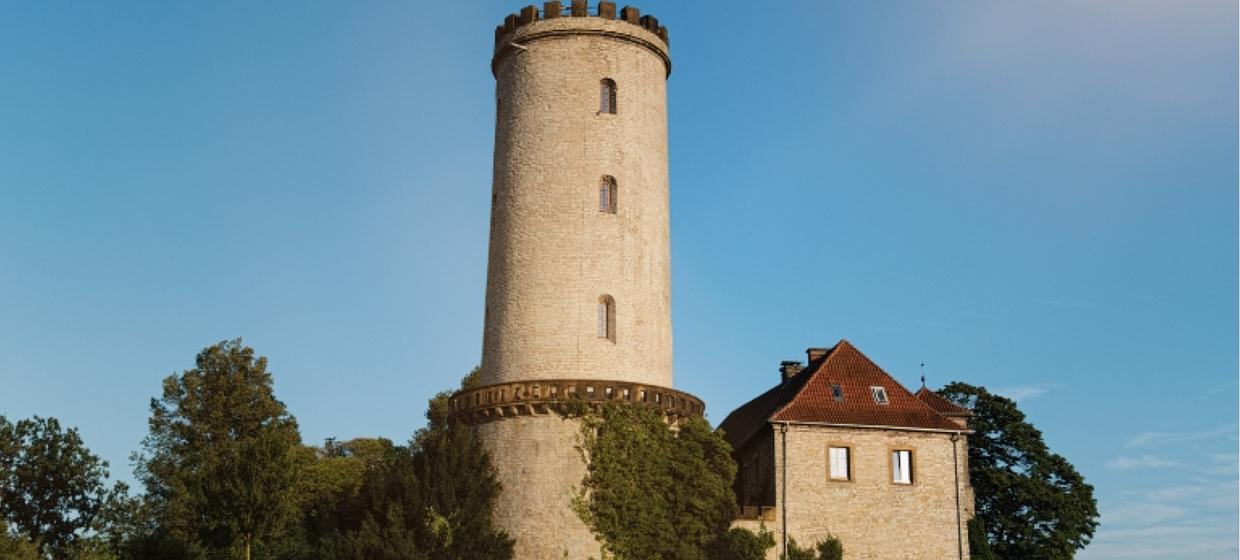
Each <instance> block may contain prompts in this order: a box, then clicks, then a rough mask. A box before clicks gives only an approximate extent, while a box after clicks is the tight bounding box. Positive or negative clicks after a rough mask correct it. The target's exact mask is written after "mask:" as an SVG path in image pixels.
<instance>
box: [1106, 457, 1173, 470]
mask: <svg viewBox="0 0 1240 560" xmlns="http://www.w3.org/2000/svg"><path fill="white" fill-rule="evenodd" d="M1186 466H1188V465H1186V464H1184V463H1181V462H1179V461H1173V460H1171V459H1164V458H1162V457H1156V456H1154V455H1142V456H1140V457H1129V456H1127V455H1120V456H1119V457H1116V458H1114V459H1111V460H1110V461H1107V468H1109V469H1115V470H1117V471H1130V470H1135V469H1167V468H1175V467H1186Z"/></svg>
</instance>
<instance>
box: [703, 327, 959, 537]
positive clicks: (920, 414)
mask: <svg viewBox="0 0 1240 560" xmlns="http://www.w3.org/2000/svg"><path fill="white" fill-rule="evenodd" d="M807 358H808V361H807V362H806V364H805V365H804V366H802V365H801V363H800V362H793V361H788V362H783V363H782V364H781V367H780V379H779V384H777V385H776V386H774V387H772V388H771V389H770V390H768V391H766V392H765V393H762V394H761V395H759V396H758V397H756V398H754V399H753V400H751V401H749V402H747V403H745V404H744V405H741V406H740V407H739V408H737V409H736V410H735V411H733V412H732V413H731V414H729V415H728V417H727V418H726V419H724V421H723V423H722V424H721V425H720V428H722V429H723V431H724V436H725V437H726V438H727V440H728V443H730V444H731V445H732V449H733V456H734V457H735V458H736V461H737V464H738V467H739V471H738V474H737V480H736V484H735V490H736V494H737V501H738V503H739V504H740V506H741V519H740V520H738V521H737V525H738V526H741V527H745V528H748V529H751V530H755V531H756V530H759V529H760V528H762V527H765V528H766V529H768V530H772V531H774V532H775V533H776V535H777V541H780V542H779V544H778V545H777V546H776V548H775V549H774V550H772V551H771V552H770V555H769V557H770V558H772V559H774V558H777V557H778V555H779V554H780V553H781V552H782V549H783V546H784V542H786V540H795V541H796V542H797V544H798V545H799V546H802V547H805V546H813V545H814V544H815V543H817V542H818V541H821V540H823V539H825V538H826V537H828V536H835V537H836V538H838V539H839V540H840V542H841V544H843V546H844V551H845V557H846V558H874V559H880V558H881V559H923V558H924V559H936V560H938V559H946V558H960V559H963V558H968V557H969V552H968V534H967V528H966V526H965V525H966V523H967V522H968V520H969V519H970V518H972V516H973V489H972V487H971V486H970V484H969V468H968V444H967V441H966V438H967V435H968V433H969V431H968V428H967V420H968V416H969V412H968V411H967V410H965V409H963V408H961V407H958V406H956V405H955V404H953V403H951V402H950V401H948V400H947V399H945V398H943V397H941V396H939V395H938V394H936V393H934V392H932V391H930V390H928V389H926V388H925V387H922V388H921V389H920V390H919V391H918V392H917V393H916V394H914V393H911V392H909V391H908V390H907V389H905V388H904V387H903V386H902V385H900V383H899V382H897V381H896V380H895V379H894V378H892V377H891V376H890V375H888V374H887V372H885V371H883V370H882V368H880V367H878V365H877V364H875V363H874V362H873V361H871V360H870V359H869V358H867V357H866V356H865V355H864V354H862V353H861V352H860V351H858V350H857V349H856V348H855V347H854V346H853V345H852V344H850V343H849V342H848V341H846V340H841V341H840V342H839V343H837V344H836V345H835V346H834V347H832V348H810V349H808V350H807Z"/></svg>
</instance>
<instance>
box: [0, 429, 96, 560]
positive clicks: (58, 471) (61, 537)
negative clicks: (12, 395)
mask: <svg viewBox="0 0 1240 560" xmlns="http://www.w3.org/2000/svg"><path fill="white" fill-rule="evenodd" d="M107 477H108V463H107V462H106V461H103V460H102V459H100V458H99V457H98V456H96V455H94V454H92V453H91V452H90V450H89V449H87V448H86V446H85V445H84V444H83V443H82V438H81V436H80V435H78V431H77V429H76V428H69V429H67V430H66V429H62V428H61V426H60V422H59V421H57V420H56V419H55V418H40V417H38V416H35V417H34V418H31V419H28V420H19V421H18V422H17V423H15V424H14V423H11V422H9V421H8V420H7V419H6V418H4V417H3V416H0V519H5V520H8V522H9V523H11V524H12V526H13V528H14V529H15V530H16V531H17V533H18V534H20V535H21V536H23V537H24V538H25V539H26V540H28V541H30V542H32V543H37V545H36V547H37V548H38V550H39V552H40V553H42V554H44V555H50V556H53V557H55V558H64V557H67V556H69V555H70V553H71V549H73V548H74V547H76V546H77V545H78V541H80V540H81V534H82V532H83V531H84V530H86V529H88V528H90V526H91V524H92V523H93V522H94V520H95V517H96V515H97V514H98V513H99V511H100V509H101V508H102V507H103V506H104V504H105V503H106V502H107V500H108V499H109V496H110V495H111V492H110V491H109V490H108V489H107V488H106V487H105V485H104V481H105V480H106V479H107ZM6 533H7V531H6ZM9 538H13V537H9ZM4 546H8V545H4ZM13 554H14V555H18V556H19V555H20V554H21V553H19V552H13Z"/></svg>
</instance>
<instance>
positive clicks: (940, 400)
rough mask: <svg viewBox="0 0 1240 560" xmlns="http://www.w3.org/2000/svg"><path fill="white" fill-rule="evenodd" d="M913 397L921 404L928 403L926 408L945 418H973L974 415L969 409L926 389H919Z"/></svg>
mask: <svg viewBox="0 0 1240 560" xmlns="http://www.w3.org/2000/svg"><path fill="white" fill-rule="evenodd" d="M913 396H915V397H917V398H918V399H919V400H921V402H924V403H926V406H929V407H930V408H933V409H934V411H935V412H937V413H939V414H942V415H943V416H949V417H950V416H973V413H972V412H970V411H969V409H967V408H965V407H963V406H960V405H958V404H956V403H954V402H951V401H949V400H947V399H946V398H944V397H943V395H940V394H938V393H936V392H934V391H931V390H930V389H927V388H925V387H922V388H920V389H918V390H917V392H916V393H914V394H913Z"/></svg>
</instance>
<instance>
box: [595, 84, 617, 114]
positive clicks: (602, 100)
mask: <svg viewBox="0 0 1240 560" xmlns="http://www.w3.org/2000/svg"><path fill="white" fill-rule="evenodd" d="M598 112H599V114H604V113H606V114H608V115H614V114H616V82H615V81H614V80H612V79H611V78H603V79H602V81H600V82H599V94H598Z"/></svg>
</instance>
